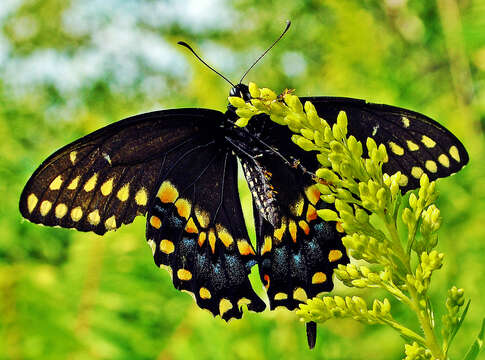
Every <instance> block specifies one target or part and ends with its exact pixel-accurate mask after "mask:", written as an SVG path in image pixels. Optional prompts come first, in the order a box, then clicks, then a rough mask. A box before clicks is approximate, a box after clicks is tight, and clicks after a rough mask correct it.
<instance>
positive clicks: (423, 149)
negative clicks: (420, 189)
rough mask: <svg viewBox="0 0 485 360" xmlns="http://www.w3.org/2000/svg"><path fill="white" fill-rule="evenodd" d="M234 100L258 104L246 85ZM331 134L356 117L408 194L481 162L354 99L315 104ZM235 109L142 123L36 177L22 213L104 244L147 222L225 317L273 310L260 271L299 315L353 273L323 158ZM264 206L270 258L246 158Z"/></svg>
mask: <svg viewBox="0 0 485 360" xmlns="http://www.w3.org/2000/svg"><path fill="white" fill-rule="evenodd" d="M230 95H231V96H239V97H241V98H242V99H244V100H245V101H249V100H250V98H251V96H250V94H249V90H248V87H247V86H246V85H244V84H238V85H237V86H235V87H234V88H233V89H232V90H231V92H230ZM305 100H310V101H312V103H313V104H314V105H315V107H316V109H317V112H318V114H319V115H320V116H321V117H322V118H324V119H326V120H327V121H328V122H329V123H333V122H335V120H336V117H337V114H338V112H339V111H341V110H344V111H346V113H347V115H348V118H349V133H351V134H352V135H354V136H355V137H356V138H357V139H358V140H360V141H363V142H365V140H366V139H367V137H373V138H375V139H376V142H377V143H384V144H385V145H386V146H387V147H388V152H389V158H390V160H389V162H388V163H387V164H386V165H385V170H386V171H387V172H388V173H394V172H396V171H401V172H402V173H403V174H404V175H405V176H406V179H407V181H406V183H405V184H402V186H403V189H404V190H407V189H411V188H415V187H417V185H418V183H419V176H420V175H421V174H422V173H424V172H426V173H427V174H428V175H429V177H430V178H431V179H435V178H437V177H443V176H447V175H450V174H451V173H454V172H456V171H458V170H459V169H461V167H463V166H464V165H465V164H466V163H467V161H468V155H467V153H466V150H465V149H464V147H463V145H462V144H461V143H460V142H459V141H458V140H457V139H456V137H454V136H453V135H452V134H451V133H450V132H449V131H447V130H446V129H445V128H443V127H442V126H441V125H439V124H438V123H436V122H434V121H433V120H431V119H429V118H427V117H425V116H424V115H421V114H419V113H415V112H412V111H409V110H405V109H400V108H395V107H390V106H386V105H376V104H369V103H366V102H365V101H362V100H356V99H348V98H326V97H315V98H306V99H305V98H303V99H302V101H305ZM237 119H238V116H237V114H236V112H235V108H234V107H232V105H229V106H228V109H227V111H226V112H225V113H222V112H219V111H215V110H209V109H173V110H164V111H157V112H152V113H146V114H141V115H137V116H134V117H131V118H128V119H125V120H121V121H119V122H117V123H114V124H112V125H109V126H107V127H105V128H102V129H100V130H98V131H95V132H93V133H92V134H89V135H87V136H85V137H84V138H81V139H79V140H76V141H74V142H73V143H71V144H69V145H67V146H65V147H64V148H62V149H60V150H58V151H57V152H55V153H54V154H53V155H51V156H50V157H49V158H47V160H45V161H44V162H43V163H42V164H41V165H40V167H39V168H38V169H37V170H36V171H35V172H34V174H33V175H32V177H31V178H30V180H29V181H28V182H27V185H26V186H25V189H24V191H23V193H22V195H21V198H20V212H21V214H22V215H23V216H24V217H25V218H27V219H28V220H30V221H32V222H34V223H40V224H45V225H49V226H61V227H66V228H75V229H77V230H80V231H92V232H95V233H97V234H104V233H105V232H106V231H109V230H115V229H117V228H119V227H120V226H121V225H122V224H128V223H131V222H132V221H133V219H134V218H135V216H137V215H145V216H146V218H147V225H146V238H147V241H148V243H149V245H150V247H151V249H152V252H153V257H154V260H155V263H156V265H157V266H160V267H165V268H167V269H168V270H169V271H170V273H171V274H172V279H173V284H174V286H175V287H176V288H177V289H180V290H185V291H188V292H190V293H192V294H193V295H194V297H195V299H196V302H197V304H198V305H199V306H200V307H201V308H204V309H208V310H210V311H211V312H212V313H213V314H214V315H220V316H221V317H222V318H223V319H225V320H229V319H231V318H240V317H241V316H242V310H241V309H242V307H243V305H244V306H247V308H248V309H249V310H252V311H262V310H263V309H264V308H265V303H264V302H263V301H262V300H261V299H260V297H259V296H258V295H257V294H256V293H255V292H254V290H253V288H252V286H251V284H250V282H249V279H248V275H249V273H250V272H251V270H252V268H253V266H254V265H257V266H258V268H259V272H260V277H261V281H262V283H263V285H264V287H265V288H266V292H267V294H268V297H269V303H270V307H271V308H272V309H273V308H276V307H277V306H284V307H287V308H288V309H294V308H296V307H297V306H298V304H300V303H302V302H304V301H306V299H307V298H310V297H314V296H316V295H317V294H318V293H320V292H322V291H329V290H331V289H332V287H333V282H332V274H333V269H334V268H335V267H337V266H338V264H345V263H348V261H349V259H348V257H347V255H346V252H345V248H344V247H343V245H342V241H341V238H342V236H343V235H344V234H343V232H342V229H341V228H339V226H338V224H336V223H334V222H325V221H323V220H321V219H320V218H318V216H317V212H316V211H317V209H323V208H330V209H333V205H331V204H327V203H324V202H323V201H322V200H321V199H320V192H319V191H318V189H317V187H316V186H315V183H314V179H313V178H312V176H311V174H312V173H314V172H315V171H316V170H317V168H318V167H319V163H318V161H317V160H316V157H315V155H316V154H315V152H306V151H303V150H302V149H301V148H299V147H298V146H297V145H295V144H294V143H292V142H291V140H290V138H291V135H292V133H291V131H290V130H289V129H288V128H287V127H285V126H281V125H278V124H276V123H274V122H272V121H271V120H270V118H269V117H268V116H267V115H264V114H260V115H256V116H254V117H253V118H252V119H251V121H250V122H249V124H248V125H247V126H246V127H244V128H239V127H236V126H235V125H234V122H235V121H236V120H237ZM238 159H239V161H240V162H241V165H242V169H243V173H244V176H245V178H246V180H247V182H248V186H249V189H250V191H251V194H252V198H253V209H254V211H253V213H254V220H255V227H256V248H254V247H253V245H252V244H251V241H250V239H249V236H248V233H247V230H246V225H245V221H244V218H243V213H242V209H241V203H240V199H239V194H238V189H237V179H238V174H237V172H238V170H237V160H238Z"/></svg>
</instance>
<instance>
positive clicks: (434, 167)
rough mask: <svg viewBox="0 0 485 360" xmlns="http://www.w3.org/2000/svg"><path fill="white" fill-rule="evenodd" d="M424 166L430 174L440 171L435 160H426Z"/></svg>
mask: <svg viewBox="0 0 485 360" xmlns="http://www.w3.org/2000/svg"><path fill="white" fill-rule="evenodd" d="M424 166H426V169H428V171H429V172H432V173H435V172H437V171H438V166H437V165H436V163H435V162H434V161H433V160H426V163H425V164H424Z"/></svg>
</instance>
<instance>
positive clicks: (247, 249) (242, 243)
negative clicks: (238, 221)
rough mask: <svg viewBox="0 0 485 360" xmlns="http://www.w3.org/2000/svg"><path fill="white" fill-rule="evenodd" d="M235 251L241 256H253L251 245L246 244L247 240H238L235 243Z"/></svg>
mask: <svg viewBox="0 0 485 360" xmlns="http://www.w3.org/2000/svg"><path fill="white" fill-rule="evenodd" d="M237 249H238V250H239V253H240V254H241V255H243V256H245V255H250V254H251V255H255V253H254V250H253V248H252V247H251V245H250V244H249V243H248V242H247V240H244V239H240V240H238V241H237Z"/></svg>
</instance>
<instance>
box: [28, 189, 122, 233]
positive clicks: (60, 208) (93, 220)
mask: <svg viewBox="0 0 485 360" xmlns="http://www.w3.org/2000/svg"><path fill="white" fill-rule="evenodd" d="M37 201H38V199H37V197H36V196H35V195H34V194H30V195H29V197H28V198H27V204H28V205H27V206H28V210H29V212H32V211H33V210H34V208H35V206H36V204H37ZM51 209H52V202H51V201H49V200H44V201H42V202H41V203H40V205H39V212H40V214H41V215H42V216H46V215H47V214H48V213H49V212H50V211H51ZM68 210H69V209H68V207H67V205H66V204H64V203H59V204H57V205H56V207H55V209H54V214H55V216H56V218H57V219H59V220H60V219H62V218H64V216H66V214H67V212H68ZM70 217H71V220H72V221H74V222H78V221H80V220H81V219H82V217H83V210H82V208H81V207H80V206H76V207H75V208H73V209H72V210H71V212H70ZM87 220H88V222H89V223H90V224H91V225H93V226H96V225H98V224H99V223H100V222H101V217H100V214H99V210H97V209H96V210H94V211H91V212H90V213H89V214H88V215H87ZM105 226H106V228H107V229H108V230H112V229H115V228H116V218H115V216H114V215H113V216H111V217H110V218H108V219H106V221H105Z"/></svg>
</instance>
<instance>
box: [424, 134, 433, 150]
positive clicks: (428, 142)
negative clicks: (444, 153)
mask: <svg viewBox="0 0 485 360" xmlns="http://www.w3.org/2000/svg"><path fill="white" fill-rule="evenodd" d="M421 142H422V143H423V144H424V145H425V146H426V147H427V148H433V147H435V145H436V142H435V141H434V140H433V139H430V138H429V137H427V136H426V135H423V137H422V138H421Z"/></svg>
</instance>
